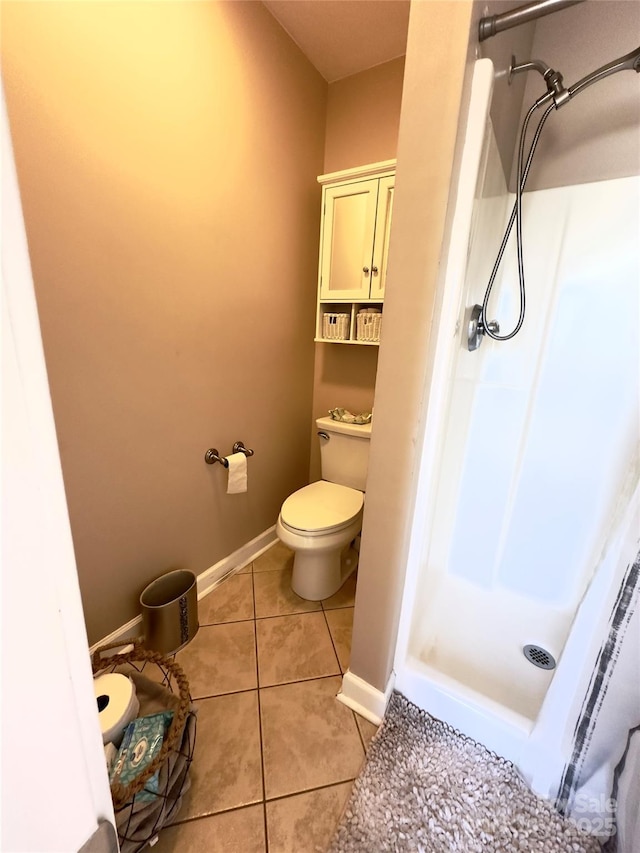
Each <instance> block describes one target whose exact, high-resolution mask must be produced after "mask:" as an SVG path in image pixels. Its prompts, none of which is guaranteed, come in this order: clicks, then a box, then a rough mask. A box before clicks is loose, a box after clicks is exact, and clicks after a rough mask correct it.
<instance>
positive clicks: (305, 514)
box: [280, 480, 364, 536]
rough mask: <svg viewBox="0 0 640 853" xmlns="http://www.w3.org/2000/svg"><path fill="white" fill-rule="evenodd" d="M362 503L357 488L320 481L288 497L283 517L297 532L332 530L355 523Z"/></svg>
mask: <svg viewBox="0 0 640 853" xmlns="http://www.w3.org/2000/svg"><path fill="white" fill-rule="evenodd" d="M363 504H364V495H363V494H362V492H359V491H358V490H357V489H351V488H349V486H340V485H338V484H337V483H329V482H328V481H327V480H319V481H318V482H316V483H310V484H309V485H308V486H304V487H303V488H302V489H298V491H297V492H294V493H293V494H292V495H290V496H289V497H288V498H287V499H286V501H285V502H284V503H283V504H282V509H281V511H280V520H281V522H282V523H283V525H284V526H285V527H287V528H288V529H289V530H291V531H292V532H294V533H295V532H300V533H305V534H306V535H307V536H309V535H313V534H314V533H315V534H326V533H329V532H332V533H333V532H336V531H338V530H341V529H342V528H344V527H348V526H349V525H350V524H352V522H353V521H354V519H355V518H357V516H358V514H359V513H360V511H361V510H362V506H363Z"/></svg>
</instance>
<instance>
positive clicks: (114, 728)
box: [93, 672, 140, 746]
mask: <svg viewBox="0 0 640 853" xmlns="http://www.w3.org/2000/svg"><path fill="white" fill-rule="evenodd" d="M93 690H94V693H95V697H96V702H97V704H98V718H99V720H100V730H101V731H102V742H103V743H104V744H107V743H113V744H115V745H116V746H120V742H121V740H122V735H123V734H124V730H125V728H126V727H127V726H128V725H129V723H130V722H131V720H135V718H136V717H137V716H138V711H139V710H140V702H139V701H138V697H137V696H136V688H135V685H134V683H133V681H132V680H131V679H130V678H128V677H127V676H126V675H122V674H121V673H119V672H108V673H105V674H104V675H98V676H96V678H94V679H93Z"/></svg>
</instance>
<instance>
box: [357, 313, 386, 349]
mask: <svg viewBox="0 0 640 853" xmlns="http://www.w3.org/2000/svg"><path fill="white" fill-rule="evenodd" d="M381 329H382V314H381V313H380V312H375V313H373V312H371V311H366V310H364V311H360V312H359V313H358V316H357V317H356V340H358V341H372V342H373V341H379V340H380V331H381Z"/></svg>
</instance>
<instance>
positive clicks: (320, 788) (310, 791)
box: [243, 776, 357, 808]
mask: <svg viewBox="0 0 640 853" xmlns="http://www.w3.org/2000/svg"><path fill="white" fill-rule="evenodd" d="M356 778H357V777H356V776H350V777H349V778H348V779H340V780H339V781H338V782H328V783H327V784H326V785H316V786H315V787H313V788H304V789H303V790H302V791H292V792H291V793H290V794H280V796H279V797H271V799H270V800H267V802H268V803H279V802H281V801H282V800H290V799H292V798H293V797H299V796H300V795H302V794H315V793H316V791H325V790H327V789H328V788H337V787H338V785H348V784H349V782H352V783H353V782H355V781H356ZM243 808H245V807H244V806H243Z"/></svg>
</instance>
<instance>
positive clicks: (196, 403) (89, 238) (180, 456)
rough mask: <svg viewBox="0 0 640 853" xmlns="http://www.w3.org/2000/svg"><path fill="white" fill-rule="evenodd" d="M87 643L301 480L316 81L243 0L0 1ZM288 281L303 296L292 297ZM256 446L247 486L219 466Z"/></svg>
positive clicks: (243, 532) (319, 117) (313, 265)
mask: <svg viewBox="0 0 640 853" xmlns="http://www.w3.org/2000/svg"><path fill="white" fill-rule="evenodd" d="M2 12H3V21H2V25H3V33H2V50H3V76H4V83H5V87H6V94H7V101H8V108H9V117H10V123H11V130H12V135H13V141H14V145H15V152H16V160H17V166H18V173H19V179H20V185H21V192H22V198H23V205H24V213H25V219H26V226H27V234H28V239H29V247H30V252H31V260H32V265H33V274H34V278H35V284H36V291H37V298H38V304H39V310H40V320H41V325H42V333H43V338H44V345H45V353H46V358H47V365H48V371H49V380H50V385H51V392H52V398H53V405H54V411H55V417H56V426H57V431H58V440H59V444H60V450H61V457H62V464H63V471H64V478H65V486H66V492H67V499H68V504H69V510H70V515H71V523H72V530H73V537H74V546H75V550H76V557H77V562H78V568H79V576H80V584H81V589H82V596H83V603H84V609H85V616H86V621H87V626H88V633H89V639H90V642H94V641H96V640H97V639H99V638H100V637H102V636H104V635H106V634H107V633H108V632H110V631H111V630H113V629H115V628H116V627H117V626H119V625H121V624H122V623H123V622H125V621H127V620H128V619H130V618H132V617H133V616H134V615H136V614H137V613H138V610H139V608H138V603H137V599H138V595H139V593H140V591H141V590H142V588H143V587H144V585H145V584H146V583H148V582H149V581H150V580H151V579H153V578H154V577H156V576H157V575H158V574H160V573H161V572H163V571H164V570H166V569H167V568H169V567H172V566H182V567H184V568H189V569H192V570H193V571H195V572H196V573H197V572H202V571H203V570H205V569H207V568H208V567H209V566H211V565H213V564H214V563H216V562H217V561H218V560H220V559H222V558H223V557H225V556H226V555H228V554H229V553H231V552H233V551H234V550H235V549H237V548H238V547H240V546H241V545H243V544H245V543H246V542H247V541H249V540H250V539H251V538H253V537H254V536H256V535H258V534H259V533H261V532H262V531H264V530H265V529H267V528H268V527H270V526H271V525H273V524H274V523H275V520H276V517H277V513H278V510H279V507H280V505H281V503H282V500H283V499H284V498H285V497H286V496H287V495H288V494H290V493H291V492H292V491H293V490H295V489H296V488H299V487H300V486H301V485H303V484H304V483H306V482H307V475H308V463H309V443H308V441H307V440H306V437H307V436H308V424H309V414H310V411H311V405H312V387H313V386H312V383H313V358H314V345H313V332H314V310H315V280H316V271H317V253H318V233H319V209H320V188H319V187H318V184H317V183H316V175H317V174H319V173H320V172H321V171H322V168H323V148H324V123H325V109H326V90H327V86H326V83H325V82H324V81H323V80H322V79H321V77H320V75H319V74H318V73H317V72H316V71H315V70H314V69H313V68H312V67H311V66H310V65H309V63H308V62H307V61H306V60H305V59H304V57H303V56H302V54H301V53H300V52H299V51H298V49H297V48H296V47H295V46H294V45H293V43H292V42H291V41H290V40H289V38H288V37H287V36H286V35H285V33H284V31H283V30H282V29H281V28H280V27H279V25H278V24H277V23H276V22H275V20H274V19H273V18H272V17H271V15H270V14H269V13H268V12H267V11H266V9H265V8H264V6H263V5H262V4H261V3H257V2H255V3H254V2H244V3H228V2H184V1H183V2H167V3H134V2H119V3H75V2H70V3H64V2H46V3H22V2H17V3H12V2H8V3H3V10H2ZM301 282H309V287H308V288H305V287H301ZM237 439H241V440H243V441H244V442H245V444H246V445H247V446H248V447H252V448H254V449H255V456H254V457H253V458H252V459H251V460H250V464H249V491H248V493H247V494H246V495H239V496H237V495H236V496H227V495H226V477H225V472H224V469H223V468H222V467H221V466H220V465H215V466H208V465H205V463H204V460H203V457H204V452H205V450H206V449H207V448H208V447H211V446H216V447H217V448H218V449H219V450H220V451H222V452H223V453H228V452H230V451H231V445H232V443H233V442H234V441H235V440H237Z"/></svg>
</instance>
